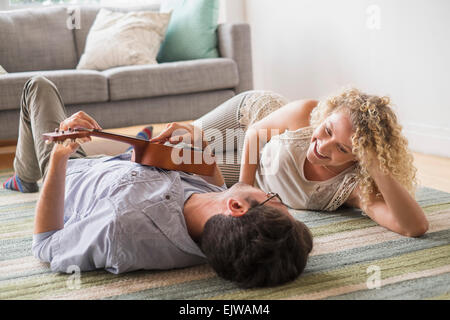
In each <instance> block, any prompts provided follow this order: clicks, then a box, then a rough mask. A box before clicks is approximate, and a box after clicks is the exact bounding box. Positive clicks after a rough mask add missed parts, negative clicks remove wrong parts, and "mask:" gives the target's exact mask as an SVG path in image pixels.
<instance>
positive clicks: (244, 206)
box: [226, 198, 249, 217]
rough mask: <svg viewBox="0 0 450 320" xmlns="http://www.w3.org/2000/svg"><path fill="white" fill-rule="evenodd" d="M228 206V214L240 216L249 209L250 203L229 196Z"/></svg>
mask: <svg viewBox="0 0 450 320" xmlns="http://www.w3.org/2000/svg"><path fill="white" fill-rule="evenodd" d="M226 207H227V211H226V214H227V215H230V216H233V217H240V216H242V215H244V214H245V213H246V212H247V210H248V209H249V205H248V203H246V202H245V201H242V200H239V199H234V198H228V200H227V203H226Z"/></svg>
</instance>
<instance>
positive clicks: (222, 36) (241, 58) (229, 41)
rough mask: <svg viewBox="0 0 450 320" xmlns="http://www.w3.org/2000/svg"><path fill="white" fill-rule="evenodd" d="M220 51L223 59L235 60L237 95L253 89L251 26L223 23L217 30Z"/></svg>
mask: <svg viewBox="0 0 450 320" xmlns="http://www.w3.org/2000/svg"><path fill="white" fill-rule="evenodd" d="M217 38H218V49H219V54H220V56H221V57H224V58H231V59H233V60H234V61H235V62H236V64H237V67H238V73H239V84H238V85H237V86H236V87H235V92H236V94H238V93H240V92H243V91H247V90H252V89H253V68H252V46H251V38H250V25H249V24H247V23H223V24H219V26H218V28H217Z"/></svg>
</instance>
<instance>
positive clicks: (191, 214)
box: [183, 192, 223, 241]
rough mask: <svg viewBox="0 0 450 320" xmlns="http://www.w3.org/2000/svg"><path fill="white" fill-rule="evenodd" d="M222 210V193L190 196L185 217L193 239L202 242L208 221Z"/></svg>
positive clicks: (184, 210)
mask: <svg viewBox="0 0 450 320" xmlns="http://www.w3.org/2000/svg"><path fill="white" fill-rule="evenodd" d="M222 210H223V209H222V202H221V197H220V193H216V192H214V193H213V192H210V193H194V194H193V195H192V196H190V197H189V199H188V200H187V201H186V202H185V203H184V208H183V215H184V220H185V221H186V226H187V229H188V232H189V235H190V236H191V238H192V239H193V240H194V241H198V240H200V237H201V235H202V232H203V228H204V226H205V224H206V221H208V219H209V218H211V217H212V216H214V215H216V214H218V213H221V211H222Z"/></svg>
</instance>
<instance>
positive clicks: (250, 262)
mask: <svg viewBox="0 0 450 320" xmlns="http://www.w3.org/2000/svg"><path fill="white" fill-rule="evenodd" d="M200 246H201V249H202V251H203V252H204V254H205V255H206V257H207V259H208V262H209V264H210V265H211V266H212V268H213V269H214V270H215V271H216V272H217V274H218V275H219V276H220V277H222V278H224V279H226V280H230V281H235V282H237V283H238V285H240V286H241V287H243V288H251V287H267V286H276V285H280V284H283V283H285V282H288V281H292V280H294V279H295V278H297V277H298V276H299V275H300V274H301V273H302V272H303V270H304V268H305V266H306V262H307V259H308V255H309V253H310V252H311V250H312V246H313V240H312V234H311V232H310V231H309V229H308V228H307V227H306V225H304V224H303V223H302V222H300V221H297V220H295V219H294V218H293V217H289V216H288V215H287V214H286V213H283V212H281V211H280V210H278V209H276V208H274V207H270V206H266V205H263V206H255V205H254V203H253V205H252V207H251V208H250V209H249V210H248V211H247V212H246V213H245V214H244V215H243V216H240V217H233V216H227V215H222V214H217V215H214V216H212V217H211V218H210V219H209V220H208V221H207V222H206V224H205V227H204V230H203V233H202V237H201V243H200Z"/></svg>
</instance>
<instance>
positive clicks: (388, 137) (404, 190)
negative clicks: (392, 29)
mask: <svg viewBox="0 0 450 320" xmlns="http://www.w3.org/2000/svg"><path fill="white" fill-rule="evenodd" d="M193 126H194V127H200V128H201V129H202V130H203V132H204V137H203V139H207V140H209V139H210V138H212V137H214V138H215V140H214V142H211V143H210V146H211V147H212V148H213V149H214V151H215V154H216V157H219V158H221V156H223V157H222V162H221V163H220V162H219V167H220V169H221V171H222V173H223V175H224V177H225V181H226V183H227V185H228V186H230V185H232V184H234V183H236V182H237V181H240V182H243V183H247V184H249V185H254V186H256V187H259V188H260V189H262V190H263V191H265V192H271V193H276V194H277V195H278V197H279V198H280V199H281V200H282V202H283V203H284V204H285V205H287V206H288V207H290V208H294V209H307V210H324V211H334V210H336V209H338V208H339V207H341V206H342V205H346V206H351V207H355V208H360V209H362V210H363V212H364V213H365V214H367V215H368V216H369V217H370V218H371V219H373V220H374V221H375V222H377V223H378V224H380V225H381V226H383V227H386V228H388V229H390V230H392V231H394V232H397V233H399V234H402V235H405V236H411V237H414V236H420V235H422V234H424V233H425V232H426V231H427V229H428V222H427V219H426V217H425V214H424V212H423V210H422V209H421V207H420V206H419V204H418V203H417V202H416V200H415V199H414V196H415V188H416V186H417V183H416V179H415V174H416V169H415V168H414V166H413V157H412V154H411V153H410V151H409V150H408V141H407V139H406V138H405V137H404V136H403V135H402V132H401V129H402V127H401V126H400V124H399V123H398V121H397V117H396V115H395V112H394V111H393V109H392V107H391V104H390V99H389V98H388V97H378V96H375V95H368V94H365V93H362V92H360V91H359V90H357V89H354V88H346V89H344V90H342V91H341V92H340V93H338V94H336V95H333V96H331V97H329V98H327V99H324V100H322V101H317V100H297V101H293V102H290V103H288V101H287V100H286V99H285V98H283V97H282V96H280V95H279V94H276V93H273V92H270V91H256V90H252V91H247V92H244V93H241V94H239V95H237V96H235V97H233V98H232V99H230V100H228V101H226V102H224V103H223V104H222V105H220V106H219V107H217V108H216V109H214V110H213V111H211V112H209V113H208V114H206V115H205V116H203V117H201V118H200V119H198V120H196V121H195V122H194V123H193ZM232 130H234V131H232ZM218 133H219V134H218ZM167 135H168V133H167V132H165V133H164V132H163V133H162V134H161V135H160V136H158V137H156V138H154V139H153V140H154V141H158V140H161V139H162V137H165V136H167ZM219 135H221V139H217V137H218V136H219ZM230 138H231V139H232V140H233V139H234V140H235V141H234V142H237V143H236V144H235V143H230ZM179 139H180V137H174V136H172V138H171V140H170V141H171V142H174V141H175V142H177V141H178V140H179ZM236 145H237V147H235V146H236ZM230 146H231V147H230ZM230 151H235V152H234V155H233V156H231V157H230ZM236 151H237V152H236ZM225 153H226V156H225ZM230 158H231V160H233V161H230Z"/></svg>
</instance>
